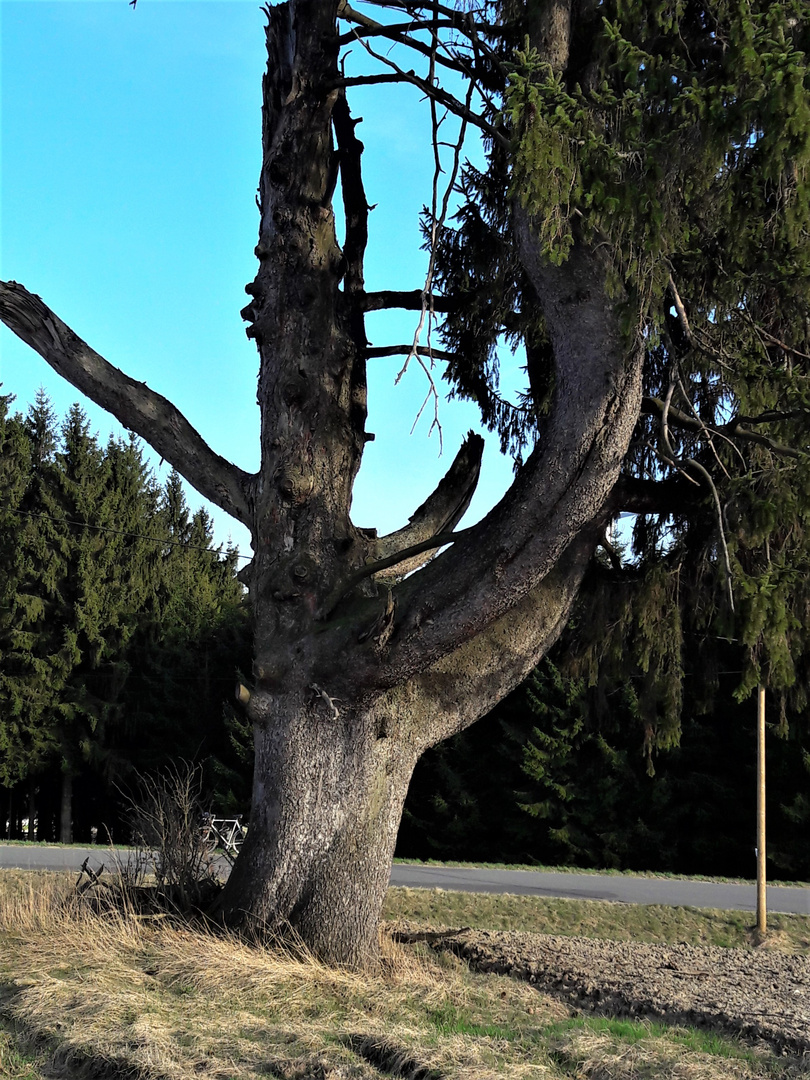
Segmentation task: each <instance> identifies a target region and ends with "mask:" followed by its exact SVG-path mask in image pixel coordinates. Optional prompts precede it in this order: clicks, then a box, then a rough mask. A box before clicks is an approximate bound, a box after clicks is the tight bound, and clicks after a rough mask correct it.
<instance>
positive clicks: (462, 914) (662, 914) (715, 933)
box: [383, 888, 810, 953]
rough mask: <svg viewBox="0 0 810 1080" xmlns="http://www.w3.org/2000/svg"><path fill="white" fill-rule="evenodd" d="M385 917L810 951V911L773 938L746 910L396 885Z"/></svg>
mask: <svg viewBox="0 0 810 1080" xmlns="http://www.w3.org/2000/svg"><path fill="white" fill-rule="evenodd" d="M383 917H384V918H385V919H387V920H389V921H393V922H397V921H405V922H409V923H415V924H417V925H420V926H431V927H434V928H436V927H442V928H448V927H459V926H469V927H471V928H472V929H474V930H529V931H531V932H533V933H537V934H562V935H564V936H577V937H590V938H601V939H606V940H611V941H647V942H661V943H662V944H677V943H678V942H686V943H688V944H690V945H718V946H720V947H721V948H739V949H745V948H755V947H763V946H764V947H767V948H773V949H779V950H780V951H784V952H791V953H806V952H810V918H808V916H807V915H774V914H771V915H769V917H768V936H767V938H766V940H765V941H764V942H760V941H759V940H758V939H757V936H756V933H755V929H754V915H753V914H752V913H748V912H744V911H712V910H709V909H705V908H690V907H665V906H664V905H661V904H650V905H642V904H612V903H609V902H606V901H600V900H567V899H559V900H558V899H547V898H545V897H539V896H511V895H508V894H503V895H494V894H491V893H463V892H450V891H445V890H442V889H405V888H396V889H389V890H388V896H387V898H386V901H385V907H384V909H383Z"/></svg>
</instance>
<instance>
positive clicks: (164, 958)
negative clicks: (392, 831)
mask: <svg viewBox="0 0 810 1080" xmlns="http://www.w3.org/2000/svg"><path fill="white" fill-rule="evenodd" d="M73 881H74V878H73V875H65V876H63V875H56V874H50V875H45V874H37V873H34V872H24V871H0V1076H1V1077H3V1078H4V1080H5V1078H6V1077H8V1078H17V1080H45V1078H46V1077H48V1078H50V1080H53V1078H57V1080H61V1078H64V1080H67V1078H68V1077H69V1078H81V1077H88V1078H89V1077H93V1078H95V1080H107V1078H108V1077H109V1078H111V1077H120V1076H127V1077H130V1078H135V1080H191V1078H192V1077H200V1076H204V1077H211V1078H218V1080H253V1078H259V1077H276V1078H282V1080H310V1078H311V1080H349V1078H352V1080H353V1078H358V1080H369V1078H375V1080H380V1078H383V1077H403V1078H410V1080H439V1078H444V1077H447V1078H459V1080H461V1078H470V1080H489V1078H494V1077H510V1078H515V1080H523V1078H529V1077H547V1078H549V1080H571V1078H583V1080H585V1078H588V1080H642V1078H650V1080H651V1078H656V1080H658V1078H664V1080H666V1078H671V1080H721V1078H723V1080H725V1078H729V1077H734V1078H749V1077H750V1078H754V1077H756V1078H759V1077H762V1078H765V1077H772V1078H785V1080H787V1078H788V1077H792V1076H797V1075H799V1074H800V1073H802V1074H803V1075H805V1076H807V1075H810V1071H805V1072H802V1066H801V1065H800V1063H798V1062H796V1061H791V1060H790V1059H786V1058H778V1057H776V1056H774V1055H773V1054H771V1053H770V1052H769V1051H767V1050H765V1049H756V1050H754V1049H752V1048H750V1047H747V1046H745V1045H743V1044H741V1043H738V1042H735V1041H734V1040H732V1039H729V1038H727V1037H723V1036H719V1035H715V1034H713V1033H711V1032H706V1031H702V1030H698V1029H694V1030H693V1029H689V1028H682V1027H665V1026H662V1025H657V1024H651V1023H644V1022H632V1021H627V1020H611V1019H604V1018H597V1017H590V1016H579V1015H572V1013H571V1011H570V1010H569V1009H568V1007H567V1006H565V1005H563V1004H562V1003H560V1002H559V1001H557V1000H556V999H554V998H551V997H548V996H546V995H544V994H542V993H539V992H538V991H537V990H535V989H533V988H532V986H531V985H530V984H528V983H525V982H518V981H514V980H511V979H508V978H503V977H499V976H497V975H482V974H476V973H474V972H471V971H469V970H468V969H467V968H466V966H465V965H464V964H462V963H461V962H460V961H458V960H457V959H455V958H453V957H450V956H444V957H435V956H434V955H433V954H431V953H429V952H427V951H422V950H420V949H419V948H418V947H417V948H415V949H405V948H403V947H400V946H395V945H394V944H393V943H392V942H391V941H390V939H388V938H387V937H385V936H383V939H382V949H383V958H384V960H383V965H382V969H381V971H380V972H379V973H378V974H375V975H373V976H359V975H355V974H350V973H346V972H336V971H332V970H329V969H327V968H324V967H323V966H321V965H320V964H318V963H317V962H315V961H314V960H313V959H312V958H311V957H307V956H306V955H304V954H303V953H301V952H298V953H296V954H293V953H290V952H289V951H286V952H285V951H281V950H278V949H268V948H256V947H251V946H249V945H247V944H245V943H243V942H240V941H238V940H237V939H235V938H233V937H228V936H224V935H221V934H214V933H212V932H209V931H207V930H206V929H204V928H202V927H196V928H192V927H189V926H188V925H184V924H182V923H180V922H179V921H178V922H174V921H173V920H172V919H169V918H166V917H163V918H143V917H140V918H139V917H135V916H134V915H132V914H129V915H127V914H117V915H114V916H113V915H105V916H103V917H102V916H98V915H95V914H93V913H92V912H91V911H90V910H89V909H88V907H87V906H86V905H84V906H83V905H81V904H79V903H77V901H76V898H75V896H74V894H73ZM602 909H604V910H602ZM641 910H643V909H641ZM663 912H664V909H657V913H656V914H654V915H649V914H647V915H641V914H639V909H635V908H629V907H626V906H619V905H612V904H597V903H594V902H585V901H583V902H577V901H569V900H565V901H548V900H538V899H536V898H521V897H488V896H481V895H467V896H460V895H459V894H453V893H422V892H420V891H419V890H406V889H397V890H391V893H390V894H389V897H388V901H387V906H386V913H385V914H386V918H387V919H389V920H396V921H408V922H409V923H411V924H430V925H438V924H442V925H455V926H459V925H466V926H481V927H489V928H493V929H494V928H498V927H500V926H509V928H511V929H518V928H525V929H532V930H540V931H550V932H555V933H584V934H588V935H590V936H599V937H618V936H623V937H628V936H638V937H639V938H640V939H643V940H672V938H670V937H669V936H667V935H670V934H677V940H679V941H685V940H691V941H695V942H708V941H711V942H713V943H715V944H716V943H721V940H724V941H726V942H727V943H729V944H746V942H747V938H746V927H745V926H744V924H742V923H741V924H740V925H739V926H736V925H735V924H734V923H733V921H732V920H731V917H730V916H728V915H725V916H724V915H723V913H708V914H707V913H703V912H697V911H692V912H683V913H681V914H680V915H679V916H678V920H679V921H677V920H676V921H669V920H668V919H667V918H666V916H665V915H664V913H663ZM783 918H785V917H783ZM724 919H725V920H726V921H725V922H724ZM788 921H789V922H790V923H791V925H790V926H787V927H786V928H785V929H783V930H780V931H779V933H780V935H781V936H782V940H781V947H783V948H793V949H796V950H802V951H803V950H806V949H807V948H808V939H810V929H809V928H808V926H807V923H808V920H806V919H805V920H803V921H802V920H801V919H800V918H799V917H796V921H795V924H794V921H793V920H788ZM676 925H677V931H676V930H675V929H674V928H675V926H676ZM655 935H658V936H655Z"/></svg>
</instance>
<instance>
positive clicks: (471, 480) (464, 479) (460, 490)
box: [372, 431, 484, 559]
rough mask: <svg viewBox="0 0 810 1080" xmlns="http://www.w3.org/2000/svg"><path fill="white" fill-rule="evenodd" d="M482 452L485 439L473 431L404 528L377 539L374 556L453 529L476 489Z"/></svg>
mask: <svg viewBox="0 0 810 1080" xmlns="http://www.w3.org/2000/svg"><path fill="white" fill-rule="evenodd" d="M483 453H484V440H483V439H482V438H481V436H480V435H476V434H474V433H473V432H472V431H471V432H470V433H469V434H468V435H467V438H466V439H465V440H464V442H463V443H462V445H461V449H460V450H459V452H458V454H456V457H455V460H454V461H453V464H452V465H451V466H450V468H449V469H448V470H447V472H446V473H445V475H444V476H443V477H442V479H441V480H440V482H439V484H438V486H437V488H436V490H435V491H434V492H433V494H432V495H430V496H428V498H427V499H426V500H425V501H424V502H423V503H422V505H421V506H420V507H419V508H418V509H417V510H416V511H414V513H413V514H412V515H411V517H410V520H409V522H408V524H407V525H406V526H405V527H404V528H402V529H398V530H397V531H396V532H392V533H389V534H388V535H387V536H381V537H380V538H379V539H378V540H377V541H376V543H375V545H374V547H373V548H372V557H373V558H375V559H386V558H388V557H389V556H390V555H392V554H396V553H400V554H401V553H402V551H403V550H404V549H406V548H410V547H411V546H412V545H413V544H419V543H421V542H422V541H423V540H426V539H428V538H430V537H432V536H436V535H437V534H438V533H443V534H444V533H448V532H450V531H452V529H454V528H455V526H456V524H457V523H458V522H459V521H460V520H461V518H462V517H463V516H464V514H465V513H466V511H467V507H468V506H469V505H470V500H471V499H472V497H473V495H474V493H475V488H476V485H477V484H478V477H479V475H480V473H481V457H482V455H483Z"/></svg>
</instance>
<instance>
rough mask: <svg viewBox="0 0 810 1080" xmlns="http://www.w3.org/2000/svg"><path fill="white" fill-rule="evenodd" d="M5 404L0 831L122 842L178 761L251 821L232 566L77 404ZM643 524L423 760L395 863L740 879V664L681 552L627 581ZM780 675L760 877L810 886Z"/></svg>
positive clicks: (748, 784)
mask: <svg viewBox="0 0 810 1080" xmlns="http://www.w3.org/2000/svg"><path fill="white" fill-rule="evenodd" d="M12 406H13V400H12V398H10V397H8V396H5V397H4V396H2V395H0V833H3V834H4V835H5V836H6V837H9V838H24V837H29V838H31V839H38V840H44V841H48V840H57V839H61V840H69V839H75V840H77V841H82V842H86V841H88V840H89V839H90V835H91V834H90V830H91V828H92V827H94V826H95V827H96V828H97V829H98V830H99V832H98V837H99V841H100V842H101V841H106V839H107V836H108V834H109V835H110V836H111V837H112V838H113V839H114V840H119V841H125V840H127V839H128V833H127V824H126V806H127V805H128V799H129V797H131V796H132V795H133V794H134V793H135V792H136V791H137V784H138V776H139V775H140V774H144V773H155V772H157V771H159V770H160V769H162V768H164V767H166V766H167V765H168V764H170V763H172V762H177V761H178V760H181V759H183V760H187V761H190V762H195V763H197V764H199V765H200V766H201V767H202V770H203V777H204V790H205V799H206V801H207V804H208V805H209V806H210V808H211V809H212V810H214V811H215V812H216V813H217V814H219V815H224V816H230V815H232V814H237V813H241V814H244V815H247V814H248V812H249V805H250V784H251V771H252V747H251V734H250V730H249V725H248V724H247V723H246V721H245V720H244V718H243V717H242V715H241V713H240V712H239V710H238V709H237V708H236V707H235V704H232V702H233V688H234V684H235V681H236V678H237V677H238V674H239V672H240V671H244V670H248V669H249V666H250V614H249V611H248V607H247V604H246V600H245V590H244V589H243V587H242V585H241V584H240V582H239V580H238V577H237V572H238V569H239V566H238V555H237V552H236V551H235V550H223V548H222V547H221V546H217V545H215V543H214V537H213V531H212V525H211V521H210V519H209V517H208V514H207V513H206V511H205V510H204V509H200V510H197V511H196V512H192V511H191V510H190V508H189V506H188V504H187V502H186V499H185V496H184V494H183V489H182V485H181V481H180V477H179V475H178V474H177V472H176V471H175V470H172V471H171V472H170V473H169V474H168V477H167V479H166V481H165V483H163V484H161V483H159V482H158V481H157V480H156V478H155V476H154V473H153V471H152V469H151V468H150V467H149V465H148V464H147V463H146V462H145V460H144V456H143V452H142V448H141V445H140V443H139V441H138V440H137V439H136V438H135V437H134V436H133V437H130V438H129V439H127V440H122V439H115V438H112V437H111V438H110V439H109V440H108V441H107V443H106V444H102V443H101V442H100V441H99V439H98V437H97V436H96V435H95V434H93V433H92V432H91V430H90V425H89V422H88V420H87V418H86V416H85V415H84V413H83V411H82V409H81V408H80V407H79V406H78V405H74V406H73V407H72V408H71V409H70V411H69V412H68V414H67V416H66V417H64V418H63V419H61V420H60V419H59V418H58V417H57V416H56V415H55V414H54V411H53V409H52V408H51V405H50V403H49V400H48V398H47V395H46V394H45V393H44V391H42V392H40V394H39V395H38V397H37V399H36V401H35V402H34V404H32V405H31V406H30V407H29V408H28V410H27V413H26V414H25V415H23V414H21V413H19V412H14V411H13V409H12ZM643 527H644V519H643V518H641V519H639V522H637V529H636V533H637V535H635V536H634V537H633V548H632V550H630V551H627V552H624V553H621V554H622V555H623V557H621V558H620V557H619V553H617V552H616V551H615V550H611V551H610V553H609V555H608V554H605V553H604V552H603V553H602V554H601V555H600V557H599V558H598V559H597V560H595V562H594V565H593V567H592V569H591V571H590V573H589V576H588V578H587V579H586V582H585V584H584V586H583V589H582V592H581V595H580V598H579V600H578V602H577V606H576V609H575V612H574V616H573V618H572V619H571V621H570V623H569V625H568V628H567V629H566V631H565V633H564V635H563V637H562V638H561V640H560V642H559V643H558V644H557V646H556V647H555V648H554V650H553V652H552V653H551V655H550V656H549V657H547V658H546V659H545V660H544V661H543V662H542V663H541V664H540V666H539V667H538V668H537V669H536V670H535V671H534V672H533V674H532V675H531V676H530V678H529V679H528V680H527V681H526V682H525V683H524V684H523V685H522V686H521V687H520V688H519V689H518V690H516V691H514V692H513V693H512V694H511V695H510V696H509V697H507V698H506V699H505V700H504V701H503V702H502V703H501V704H500V705H498V706H497V707H496V709H495V710H494V711H493V712H492V713H491V714H490V716H489V717H487V718H486V719H485V720H483V721H482V722H480V723H479V724H476V725H474V726H473V727H472V728H470V729H469V730H467V731H465V732H462V733H461V734H460V735H458V736H456V737H455V738H453V739H450V740H448V741H446V742H443V743H441V744H439V745H438V746H436V747H434V748H433V749H432V750H430V751H428V753H427V754H425V756H424V757H423V758H422V760H421V761H420V763H419V765H418V766H417V769H416V772H415V774H414V778H413V781H412V784H411V789H410V793H409V797H408V801H407V803H406V808H405V815H404V818H403V823H402V827H401V829H400V835H399V841H398V847H397V853H398V854H399V855H401V856H404V857H408V858H421V859H428V858H435V859H458V860H474V861H491V862H514V863H524V864H535V863H537V864H547V865H548V864H552V865H553V864H559V865H569V866H579V867H592V868H616V869H635V870H657V871H673V872H679V873H687V874H723V875H729V876H734V875H741V876H752V875H753V873H754V870H755V856H754V835H755V804H756V792H755V764H756V747H755V706H754V701H753V697H752V696H751V695H750V686H749V684H748V681H747V678H748V674H749V670H750V667H749V665H750V650H749V649H747V648H746V647H745V646H744V644H743V643H741V642H736V641H734V640H728V639H726V638H724V637H723V635H722V633H720V632H719V631H717V630H716V628H715V632H714V633H713V634H710V633H709V626H708V624H707V623H706V624H704V625H703V626H702V631H701V632H699V631H698V628H697V626H696V625H695V612H697V611H699V610H700V608H701V604H700V602H699V599H700V598H699V597H697V596H696V595H695V594H694V592H692V593H690V591H689V589H688V588H685V587H684V584H683V582H681V592H680V593H679V594H678V596H677V597H675V596H674V595H669V594H667V592H666V589H667V587H668V586H667V582H668V581H669V579H670V578H671V577H672V573H671V565H670V568H669V571H668V564H673V563H674V564H676V565H677V562H678V544H679V540H678V538H677V536H674V535H673V537H671V538H670V543H669V545H668V546H667V547H666V550H665V554H664V556H663V557H662V556H660V555H659V556H658V559H659V564H660V565H659V567H658V568H657V571H656V568H655V567H652V568H650V567H649V566H648V567H646V568H645V572H644V573H642V572H641V569H640V567H641V565H642V563H643V561H644V558H643V544H644V537H643V536H641V537H640V536H639V530H643ZM639 551H641V554H639ZM600 559H601V560H602V561H601V562H600ZM608 563H610V564H611V565H610V566H608ZM617 568H618V569H619V572H618V573H617ZM608 570H610V571H611V573H610V575H608ZM608 577H610V580H611V582H612V583H613V584H612V585H611V587H610V588H611V590H612V593H611V594H610V595H608V596H607V597H606V588H605V585H606V579H607V578H608ZM699 587H700V583H696V584H695V585H694V589H698V588H699ZM662 590H663V592H662ZM645 605H646V609H647V612H648V615H647V619H648V624H647V626H646V631H645V620H644V617H643V611H644V609H645ZM640 612H641V613H642V614H640ZM653 615H654V617H653ZM650 622H651V623H652V625H649V623H650ZM672 623H677V625H678V634H677V639H676V643H675V645H673V641H672V639H673V635H672V634H671V633H670V634H667V632H666V627H667V625H668V624H672ZM796 629H797V628H796V627H794V633H793V637H794V638H795V637H796V636H797V635H796V632H795V631H796ZM668 650H669V653H668ZM673 650H675V651H676V652H677V665H674V664H673V658H672V655H670V653H671V652H672V651H673ZM800 652H801V655H802V656H803V651H801V650H800ZM675 668H677V670H675ZM796 671H797V675H796V677H795V678H794V681H793V684H792V686H791V690H790V693H776V692H775V691H773V692H769V695H768V708H769V735H768V785H769V786H768V792H769V800H768V835H769V876H770V877H772V878H777V879H778V878H783V879H791V878H803V879H807V878H808V877H810V835H809V830H808V826H810V797H808V789H809V788H810V731H808V724H807V721H806V718H805V709H804V701H805V690H806V680H805V679H804V677H803V671H804V667H803V664H802V663H798V664H797V665H796ZM656 715H657V716H658V717H659V722H660V725H661V729H662V730H666V731H667V732H668V737H667V738H665V739H664V738H662V737H661V730H653V724H654V723H655V717H656ZM34 823H36V828H34ZM27 830H30V831H27Z"/></svg>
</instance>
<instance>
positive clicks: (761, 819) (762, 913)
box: [757, 686, 767, 937]
mask: <svg viewBox="0 0 810 1080" xmlns="http://www.w3.org/2000/svg"><path fill="white" fill-rule="evenodd" d="M757 930H758V931H759V933H760V934H761V935H762V936H763V937H764V936H765V934H766V933H767V912H766V903H765V687H764V686H760V687H759V689H758V690H757Z"/></svg>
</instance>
